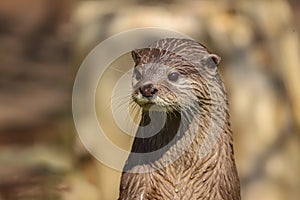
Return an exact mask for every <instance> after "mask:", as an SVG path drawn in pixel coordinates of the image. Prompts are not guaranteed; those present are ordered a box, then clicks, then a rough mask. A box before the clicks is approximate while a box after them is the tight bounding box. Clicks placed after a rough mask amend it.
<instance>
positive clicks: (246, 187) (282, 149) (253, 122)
mask: <svg viewBox="0 0 300 200" xmlns="http://www.w3.org/2000/svg"><path fill="white" fill-rule="evenodd" d="M299 13H300V3H299V2H298V1H297V0H290V1H285V0H274V1H267V0H257V1H234V0H232V1H230V0H228V1H183V0H182V1H180V0H173V1H172V0H164V1H151V2H149V1H143V0H129V1H75V0H61V1H57V0H27V1H24V2H21V1H17V0H10V1H1V2H0V44H1V45H0V61H1V62H0V199H1V200H2V199H3V200H7V199H8V200H10V199H70V200H71V199H72V200H76V199H78V200H81V199H87V200H94V199H95V200H96V199H97V200H98V199H101V200H102V199H104V200H106V199H107V200H110V199H116V198H117V192H118V184H119V177H120V173H119V172H117V171H114V170H112V169H110V168H108V167H106V166H104V165H102V164H100V163H99V162H98V161H97V160H95V159H93V158H92V157H91V156H90V155H89V153H87V152H86V150H85V149H84V147H83V146H82V145H81V143H80V141H79V140H78V138H77V135H76V131H75V129H74V125H73V122H72V115H71V92H72V85H73V81H74V77H75V74H76V71H77V70H78V68H79V66H80V64H81V62H82V60H83V59H84V58H85V57H86V55H87V54H88V53H89V51H90V50H91V49H92V48H93V47H94V46H95V45H96V44H98V43H99V42H101V41H103V40H104V39H106V38H107V37H109V36H111V35H113V34H116V33H119V32H121V31H125V30H128V29H131V28H137V27H147V26H155V27H162V28H170V29H174V30H177V31H179V32H183V33H185V34H187V35H189V36H191V37H193V38H195V39H196V40H197V41H199V42H201V43H203V44H205V45H206V46H208V47H209V49H211V50H212V51H213V52H215V53H217V54H218V55H220V56H221V57H222V62H221V66H220V70H221V72H222V76H223V79H224V82H225V86H226V89H227V91H228V98H229V101H230V112H231V122H232V126H233V130H234V136H235V138H234V139H235V153H236V161H237V166H238V171H239V174H240V179H241V183H242V197H243V199H244V200H252V199H263V200H285V199H290V200H296V199H299V196H300V190H299V188H300V89H299V85H300V57H299V55H300V48H299V45H300V43H299V34H298V32H299V30H300V29H299V28H300V18H299V17H300V14H299ZM125 60H127V62H129V63H127V65H128V64H130V57H127V58H125ZM118 62H119V63H118ZM116 63H117V64H116V65H117V66H120V65H121V64H122V63H124V62H123V61H122V60H121V61H120V60H118V61H116ZM112 76H115V78H118V75H113V74H112ZM108 81H109V80H108ZM100 88H101V87H100V86H99V89H100ZM108 92H109V88H108V87H102V89H101V90H99V91H98V93H97V95H99V94H101V95H102V94H108ZM97 98H99V96H97ZM101 106H102V105H97V108H98V110H97V111H98V115H99V118H101V117H104V118H108V117H107V116H109V113H108V112H106V111H105V110H103V109H102V108H101ZM105 125H106V126H107V128H108V129H110V130H111V134H110V135H109V137H111V139H112V141H114V142H115V143H116V144H118V145H119V146H121V147H124V148H128V147H129V146H130V139H128V138H127V137H125V136H124V137H120V134H121V135H122V133H118V129H116V128H115V126H114V123H113V122H111V121H105Z"/></svg>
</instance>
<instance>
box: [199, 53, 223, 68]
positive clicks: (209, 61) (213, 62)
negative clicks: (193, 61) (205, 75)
mask: <svg viewBox="0 0 300 200" xmlns="http://www.w3.org/2000/svg"><path fill="white" fill-rule="evenodd" d="M203 61H204V65H205V66H208V67H209V68H214V67H217V66H219V64H220V61H221V57H220V56H218V55H216V54H208V55H206V56H205V57H204V58H203Z"/></svg>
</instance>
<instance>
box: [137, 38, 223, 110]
mask: <svg viewBox="0 0 300 200" xmlns="http://www.w3.org/2000/svg"><path fill="white" fill-rule="evenodd" d="M132 58H133V60H134V62H135V67H134V70H133V76H132V86H133V93H132V98H133V100H134V101H135V102H136V103H138V104H139V105H140V106H141V107H142V108H143V109H146V110H147V109H149V108H150V107H151V106H152V105H156V107H158V108H162V110H167V111H174V110H181V109H182V108H188V107H195V106H194V105H195V103H196V104H197V105H198V103H199V101H200V100H201V99H209V98H210V94H209V89H210V88H209V85H208V83H209V82H211V81H212V80H213V79H214V77H215V76H216V75H217V74H218V72H217V65H218V64H219V61H220V58H219V57H218V56H217V55H215V54H210V53H209V52H208V51H207V50H206V48H205V47H204V46H202V45H200V44H199V43H197V42H195V41H193V40H188V39H174V38H169V39H163V40H159V41H157V42H156V43H155V44H153V45H152V46H150V47H149V48H143V49H136V50H133V51H132Z"/></svg>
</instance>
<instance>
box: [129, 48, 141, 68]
mask: <svg viewBox="0 0 300 200" xmlns="http://www.w3.org/2000/svg"><path fill="white" fill-rule="evenodd" d="M131 56H132V59H133V61H134V63H135V64H136V65H137V64H139V63H140V61H141V57H142V56H141V55H140V54H139V50H138V49H135V50H132V51H131Z"/></svg>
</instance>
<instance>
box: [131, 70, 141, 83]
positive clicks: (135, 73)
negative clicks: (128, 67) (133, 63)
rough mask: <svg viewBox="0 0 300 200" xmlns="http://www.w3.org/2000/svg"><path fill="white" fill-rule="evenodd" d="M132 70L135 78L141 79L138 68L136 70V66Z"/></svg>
mask: <svg viewBox="0 0 300 200" xmlns="http://www.w3.org/2000/svg"><path fill="white" fill-rule="evenodd" d="M133 72H134V75H135V79H136V80H138V81H139V80H141V79H142V74H141V72H139V70H137V69H136V68H135V69H134V70H133Z"/></svg>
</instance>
